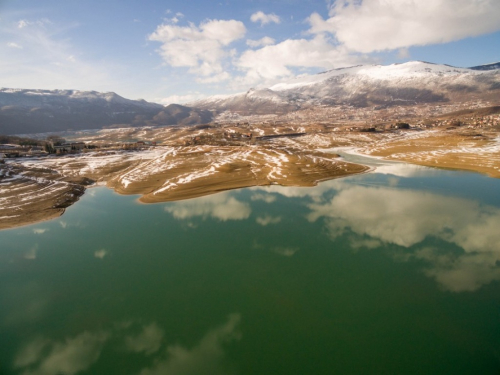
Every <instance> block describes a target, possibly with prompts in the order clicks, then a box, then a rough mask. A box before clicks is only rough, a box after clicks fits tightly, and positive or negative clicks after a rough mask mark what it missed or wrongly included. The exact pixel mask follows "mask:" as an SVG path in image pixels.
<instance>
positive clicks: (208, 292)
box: [0, 164, 500, 375]
mask: <svg viewBox="0 0 500 375" xmlns="http://www.w3.org/2000/svg"><path fill="white" fill-rule="evenodd" d="M499 191H500V180H495V179H490V178H487V177H483V176H480V175H476V174H470V173H461V172H445V171H438V170H432V169H427V168H420V167H412V166H407V165H404V164H395V165H389V164H388V165H382V166H380V168H379V169H378V170H377V173H370V174H365V175H361V176H356V177H352V178H346V179H340V180H333V181H329V182H325V183H322V184H320V185H319V186H318V187H316V188H282V187H271V188H252V189H243V190H238V191H231V192H225V193H221V194H217V195H213V196H209V197H203V198H199V199H194V200H189V201H181V202H174V203H168V204H167V203H166V204H155V205H142V204H139V203H137V201H136V199H137V197H132V196H119V195H116V194H114V193H113V192H112V191H110V190H108V189H106V188H93V189H89V190H88V191H87V193H86V194H85V196H84V197H83V198H82V199H81V200H80V201H79V202H78V203H77V204H75V205H74V206H72V207H70V208H69V209H68V210H67V212H66V213H65V214H64V215H63V216H62V217H61V218H59V219H57V220H53V221H50V222H45V223H40V224H36V225H32V226H27V227H23V228H19V229H14V230H8V231H1V232H0V373H1V374H44V375H45V374H107V375H109V374H144V375H145V374H454V375H456V374H499V373H500V283H499V281H498V280H500V194H499Z"/></svg>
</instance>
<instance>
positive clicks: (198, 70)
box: [149, 20, 246, 76]
mask: <svg viewBox="0 0 500 375" xmlns="http://www.w3.org/2000/svg"><path fill="white" fill-rule="evenodd" d="M245 33H246V28H245V25H243V23H242V22H240V21H235V20H228V21H226V20H210V21H207V22H204V23H201V24H200V25H199V26H198V27H197V26H196V25H194V24H192V23H191V24H189V26H184V27H181V26H176V25H165V24H162V25H160V26H158V27H157V29H156V31H155V32H154V33H153V34H151V35H149V40H152V41H157V42H160V43H162V45H161V47H160V50H159V53H160V55H161V56H162V58H163V60H164V61H165V62H166V63H167V64H169V65H170V66H173V67H188V68H189V71H190V72H191V73H194V74H198V75H202V76H210V75H216V74H220V73H222V72H223V67H222V63H223V60H224V59H225V58H227V57H229V56H231V54H232V53H233V52H232V51H230V50H228V49H227V46H228V45H229V44H231V43H232V42H234V41H236V40H238V39H241V38H243V37H244V35H245Z"/></svg>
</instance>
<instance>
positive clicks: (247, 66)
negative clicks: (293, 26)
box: [236, 34, 371, 80]
mask: <svg viewBox="0 0 500 375" xmlns="http://www.w3.org/2000/svg"><path fill="white" fill-rule="evenodd" d="M367 61H371V60H370V59H367V58H366V57H363V56H358V55H356V56H353V55H352V54H350V52H349V51H348V50H347V49H346V48H345V47H342V46H335V45H333V44H332V43H331V42H330V41H329V40H328V38H326V37H325V36H324V35H321V34H319V35H317V36H315V37H314V38H313V39H288V40H285V41H283V42H281V43H278V44H275V45H270V46H265V47H263V48H260V49H258V50H247V51H245V52H244V53H243V54H242V55H241V56H240V58H239V59H238V60H237V61H236V65H237V66H238V67H239V68H240V69H242V70H244V71H246V72H247V76H248V77H249V78H251V79H254V80H260V79H272V78H276V77H290V76H292V75H293V73H292V71H291V70H290V69H289V68H291V67H295V68H298V67H300V68H323V69H331V68H334V67H338V66H345V65H353V64H356V63H360V62H367Z"/></svg>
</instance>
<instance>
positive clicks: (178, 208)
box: [165, 191, 252, 221]
mask: <svg viewBox="0 0 500 375" xmlns="http://www.w3.org/2000/svg"><path fill="white" fill-rule="evenodd" d="M232 195H233V193H232V192H230V191H229V192H224V193H219V194H214V195H208V196H206V197H201V198H196V199H190V200H187V201H179V202H173V203H171V204H170V205H168V206H166V207H165V211H166V212H169V213H171V214H172V215H173V216H174V218H176V219H179V220H184V219H190V218H194V217H201V218H203V219H207V218H214V219H218V220H221V221H227V220H244V219H248V217H249V216H250V214H251V212H252V210H251V208H250V204H249V203H247V202H242V201H239V200H237V199H236V198H234V197H233V196H232Z"/></svg>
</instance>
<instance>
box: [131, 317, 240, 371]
mask: <svg viewBox="0 0 500 375" xmlns="http://www.w3.org/2000/svg"><path fill="white" fill-rule="evenodd" d="M240 320H241V317H240V315H239V314H231V315H230V316H229V317H228V320H227V322H226V323H224V324H223V325H221V326H219V327H217V328H215V329H213V330H210V331H209V332H207V333H206V334H205V336H203V338H202V339H201V340H200V341H199V342H198V343H197V344H196V345H195V346H194V347H193V348H191V349H187V348H184V347H182V346H181V345H171V346H168V347H167V348H166V350H165V351H164V353H163V355H162V356H160V357H159V358H157V360H156V363H155V364H154V365H153V366H151V367H149V368H146V369H144V370H142V371H141V372H140V374H141V375H169V374H172V375H174V374H175V375H203V374H227V373H230V371H229V369H227V368H225V366H224V363H223V359H224V357H225V352H224V344H226V343H228V342H231V341H234V340H239V339H240V338H241V334H240V333H239V331H238V325H239V323H240Z"/></svg>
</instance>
